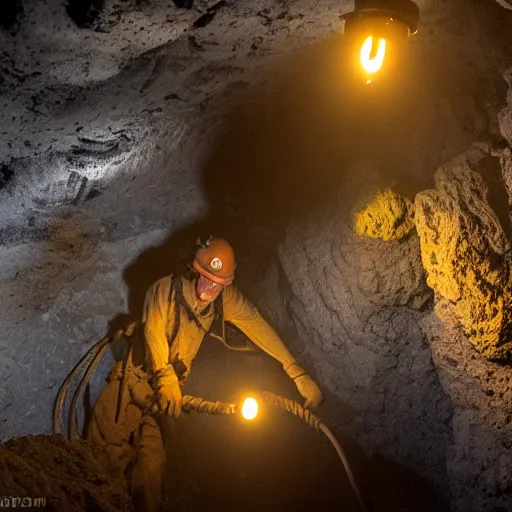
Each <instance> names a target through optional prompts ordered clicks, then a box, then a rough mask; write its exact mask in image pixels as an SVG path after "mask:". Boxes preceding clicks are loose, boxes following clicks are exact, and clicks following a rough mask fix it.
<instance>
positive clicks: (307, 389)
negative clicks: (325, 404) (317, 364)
mask: <svg viewBox="0 0 512 512" xmlns="http://www.w3.org/2000/svg"><path fill="white" fill-rule="evenodd" d="M285 371H286V373H287V374H288V376H289V377H290V378H291V379H292V380H293V381H294V382H295V385H296V386H297V390H298V391H299V393H300V394H301V395H302V396H303V397H304V398H305V399H306V401H305V403H304V407H305V408H306V409H314V408H316V407H318V406H319V405H320V404H321V403H322V400H323V398H324V397H323V395H322V392H321V391H320V388H319V387H318V385H317V383H316V382H315V381H314V380H313V379H312V378H311V377H310V376H309V375H308V374H307V372H306V371H305V370H304V369H303V368H301V367H300V366H299V365H298V364H297V363H292V364H290V365H288V366H286V367H285Z"/></svg>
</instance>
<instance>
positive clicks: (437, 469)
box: [279, 196, 451, 496]
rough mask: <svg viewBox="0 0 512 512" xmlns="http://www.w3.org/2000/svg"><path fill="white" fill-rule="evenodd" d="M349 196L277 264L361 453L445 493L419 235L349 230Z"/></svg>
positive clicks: (442, 433)
mask: <svg viewBox="0 0 512 512" xmlns="http://www.w3.org/2000/svg"><path fill="white" fill-rule="evenodd" d="M351 203H353V201H352V200H349V198H348V197H341V196H339V197H338V200H337V201H336V202H334V203H333V204H332V205H331V207H330V208H328V209H326V211H324V212H323V213H321V214H318V215H316V216H314V217H311V218H309V219H307V220H304V221H301V222H296V223H294V224H293V225H291V226H290V228H289V229H288V232H287V235H286V238H285V240H284V241H283V243H282V244H281V246H280V249H279V257H280V262H281V266H282V269H283V272H284V274H285V276H286V278H287V285H286V286H287V287H288V289H289V292H288V295H287V297H286V303H287V306H288V311H289V313H290V315H291V318H292V320H293V321H294V323H295V325H296V326H297V328H298V331H299V334H300V337H301V339H302V340H303V341H304V343H305V345H306V347H307V351H306V353H305V354H303V359H305V358H306V354H307V357H310V358H311V359H312V360H313V363H312V364H313V365H314V367H315V370H316V373H317V374H318V376H319V379H320V381H321V382H322V383H323V384H324V385H325V386H326V387H328V388H329V389H330V390H331V391H332V392H334V393H335V394H336V395H338V396H339V397H340V398H341V399H342V400H343V401H344V402H345V403H346V404H349V405H350V406H351V407H352V408H353V410H354V414H355V425H356V436H357V439H358V441H359V442H360V443H361V444H362V446H363V448H364V449H365V450H367V451H368V452H370V453H373V452H378V453H380V454H384V455H385V456H387V457H389V458H391V459H392V460H395V461H399V462H400V463H402V464H404V465H406V466H407V467H409V468H412V469H414V470H415V471H416V472H418V473H419V474H421V475H423V476H425V477H427V478H428V480H429V481H430V482H434V483H435V485H436V487H437V489H438V490H439V492H440V493H441V494H443V493H444V494H445V496H446V494H447V492H448V489H447V478H446V461H445V453H446V449H447V446H448V445H449V444H450V442H451V441H450V436H451V432H450V426H449V422H450V416H451V404H450V400H449V398H448V397H447V396H446V394H445V392H444V391H443V389H442V387H441V385H440V382H439V379H438V376H437V373H436V369H435V366H434V364H433V362H432V359H431V355H430V349H429V346H428V343H427V340H426V337H425V335H424V334H423V332H422V330H421V328H420V320H421V318H422V317H423V315H424V313H422V312H421V309H422V308H424V307H425V305H426V304H428V301H429V298H430V297H431V292H430V291H429V290H428V288H427V287H426V284H425V276H424V271H423V269H422V267H421V262H420V254H419V243H418V238H417V237H409V238H407V239H405V240H401V241H391V242H384V241H382V240H373V239H369V238H367V237H361V236H359V235H357V234H355V233H354V232H353V230H352V229H351V218H350V206H349V204H351Z"/></svg>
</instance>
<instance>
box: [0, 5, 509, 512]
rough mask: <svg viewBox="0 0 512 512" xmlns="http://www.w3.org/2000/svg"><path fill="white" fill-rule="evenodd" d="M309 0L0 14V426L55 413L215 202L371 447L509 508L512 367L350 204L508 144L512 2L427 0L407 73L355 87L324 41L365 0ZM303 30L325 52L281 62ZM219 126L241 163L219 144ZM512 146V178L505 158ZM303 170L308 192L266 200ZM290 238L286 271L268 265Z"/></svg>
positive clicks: (40, 427) (479, 500) (455, 496)
mask: <svg viewBox="0 0 512 512" xmlns="http://www.w3.org/2000/svg"><path fill="white" fill-rule="evenodd" d="M312 4H313V3H312V2H308V1H305V0H304V1H296V2H289V3H287V2H270V1H258V2H237V3H236V4H235V3H226V4H225V5H222V6H221V8H219V9H217V10H215V11H211V10H210V11H209V10H208V5H209V3H208V2H199V3H198V4H197V6H196V7H199V8H198V9H192V10H187V9H185V10H180V9H177V8H175V7H174V6H172V5H170V3H169V2H159V1H158V2H157V1H155V2H150V3H147V4H146V3H139V2H126V6H125V7H124V8H123V9H120V10H119V9H118V10H116V8H115V7H114V2H108V1H106V2H104V3H102V5H103V7H102V8H101V10H100V11H101V12H98V13H95V12H92V11H91V12H87V13H73V18H71V19H70V13H69V12H68V11H66V6H65V3H64V2H63V1H60V0H49V1H46V2H42V1H41V2H31V3H28V2H24V3H23V9H22V10H21V11H20V13H19V14H18V16H17V21H15V22H13V23H12V24H10V25H9V27H8V28H6V29H5V30H4V29H2V30H0V38H1V41H0V42H1V44H2V46H3V48H4V51H3V52H2V54H1V57H0V58H1V60H2V65H3V68H4V74H3V75H2V79H1V81H0V92H1V95H0V101H1V104H0V105H1V115H2V137H1V138H0V161H1V165H0V198H1V204H0V212H1V215H0V241H1V246H0V252H1V259H2V263H3V265H2V268H1V270H0V272H1V275H0V279H1V281H2V290H3V295H2V296H3V300H4V302H3V304H4V307H3V308H2V312H1V315H2V318H1V325H2V327H3V331H4V335H3V336H2V341H1V343H0V361H1V362H2V371H1V372H0V379H1V380H2V384H1V388H0V438H2V439H5V438H8V437H11V436H15V435H23V434H27V433H34V432H47V431H48V430H49V427H50V414H49V411H50V410H51V405H52V402H53V398H54V396H55V393H56V391H57V388H58V384H59V383H60V381H61V380H62V378H63V377H64V376H65V374H66V373H67V371H68V370H69V369H70V368H71V367H72V366H73V364H74V363H75V362H76V360H77V359H78V358H79V356H80V355H81V354H83V353H84V352H85V351H86V350H87V349H88V348H89V347H90V346H91V343H93V342H94V341H95V340H96V339H98V338H99V337H101V336H102V335H103V334H104V332H105V330H106V329H107V326H108V323H109V322H110V321H111V320H112V319H113V318H114V317H116V315H119V314H126V313H128V312H129V311H130V310H131V309H132V307H133V306H134V304H135V303H136V302H137V300H139V302H140V298H141V293H143V291H144V286H147V285H149V284H150V281H151V279H152V278H154V277H158V276H159V275H163V274H165V273H166V272H167V271H170V270H171V269H172V268H173V263H175V262H176V261H177V260H178V259H179V258H178V257H181V256H186V253H187V251H186V250H185V249H182V252H180V251H181V249H180V246H181V245H183V246H184V245H185V242H186V243H189V242H193V240H194V239H195V236H193V232H195V231H197V229H199V228H200V227H201V226H202V225H203V224H202V221H203V219H204V218H208V225H209V226H212V225H213V226H215V225H218V226H220V225H223V226H225V225H226V222H225V221H226V219H228V220H229V222H230V223H231V224H237V225H236V226H233V227H232V228H231V229H232V230H231V231H230V233H232V234H234V235H239V236H240V238H239V239H238V240H239V245H238V246H237V248H240V254H241V259H240V261H241V265H240V273H239V275H240V283H241V285H242V286H243V285H246V286H247V290H248V292H249V295H251V298H253V297H254V299H255V302H257V304H258V306H260V307H261V308H262V309H263V310H265V309H268V311H267V314H268V315H269V316H270V317H273V318H274V319H275V320H276V322H278V323H281V324H282V325H285V327H286V328H287V332H288V333H289V336H290V340H289V343H290V345H292V346H293V348H294V353H297V354H298V355H300V357H301V360H303V361H304V363H305V364H306V366H307V367H308V368H309V369H311V370H312V371H314V372H315V373H316V375H317V376H318V378H319V380H320V382H321V383H322V385H323V386H325V387H326V388H328V389H330V390H331V391H332V392H334V393H335V394H336V395H337V396H338V397H340V398H341V399H342V400H343V401H344V402H345V403H347V404H348V405H349V406H350V407H351V408H352V410H353V411H354V412H353V414H354V432H355V435H356V437H357V439H358V440H359V441H360V442H361V444H362V446H363V448H364V449H365V450H367V451H368V452H369V453H381V454H383V455H385V456H386V457H388V458H390V459H393V460H396V461H398V462H400V463H402V464H403V465H405V466H407V467H409V468H411V469H412V470H414V471H416V472H417V473H419V474H421V475H422V476H424V477H426V478H427V479H428V480H429V481H430V482H431V483H432V484H433V485H434V486H436V487H437V488H438V491H439V493H440V495H441V496H442V497H444V498H447V497H449V496H450V494H451V496H452V504H453V506H454V507H455V509H456V510H460V511H464V512H468V511H469V510H475V511H480V510H482V511H483V510H486V511H487V510H488V508H489V507H495V508H496V510H500V508H499V507H501V508H502V509H503V508H504V507H506V506H507V505H506V498H507V493H510V483H509V475H510V471H509V468H510V457H509V455H510V433H509V430H508V429H509V424H510V416H509V415H508V412H507V411H508V409H506V407H504V406H503V404H504V403H506V402H507V400H509V388H508V387H507V385H506V384H505V382H506V381H507V379H508V376H509V369H507V368H505V367H501V366H495V365H496V363H492V364H491V363H488V362H487V361H485V360H483V359H482V358H481V356H479V355H475V353H474V352H473V351H472V350H473V349H472V348H471V347H470V346H469V345H468V343H467V340H466V339H465V338H464V337H462V336H461V332H460V331H459V330H455V331H453V327H451V328H452V330H449V329H448V327H449V326H446V325H443V324H440V323H438V320H437V319H436V317H434V316H433V315H432V304H433V301H434V300H437V298H435V297H434V295H433V292H432V291H431V290H429V288H428V287H427V281H426V274H425V269H424V268H423V267H422V265H421V257H420V256H421V246H420V242H419V239H418V238H417V236H416V235H415V234H414V233H413V234H411V235H409V236H408V237H406V238H404V239H402V240H395V241H391V242H384V241H382V240H370V239H366V238H362V237H360V236H358V235H356V234H355V233H354V231H353V229H352V227H353V226H352V221H351V219H352V217H351V215H352V212H353V211H354V209H357V207H359V206H361V205H362V204H363V203H364V201H365V200H366V199H368V197H370V196H371V194H372V193H374V192H375V191H378V190H380V189H382V188H385V187H386V188H389V187H392V188H393V189H394V190H396V191H397V192H398V193H400V194H403V195H404V196H405V197H408V198H409V199H410V200H413V199H414V196H415V194H416V193H417V192H420V191H421V190H425V189H430V188H431V187H432V186H433V182H434V179H433V177H434V173H435V171H436V169H438V168H439V166H440V165H441V164H442V163H443V162H446V161H448V160H450V159H451V158H453V157H454V156H455V155H457V154H458V153H460V152H462V151H464V150H465V149H466V148H467V147H468V146H469V145H470V144H471V143H472V142H473V141H475V140H478V139H487V138H489V137H498V136H500V135H501V134H502V135H503V137H505V138H506V139H507V140H508V142H509V143H510V142H511V140H512V135H511V134H512V131H511V130H512V128H511V126H512V123H511V121H510V119H511V118H510V112H511V109H512V96H511V94H512V92H511V91H512V89H510V90H509V92H508V96H507V93H506V89H507V87H508V85H509V84H510V76H511V75H510V73H505V72H504V71H503V70H504V69H507V68H508V67H510V31H507V30H502V31H499V30H494V28H493V27H494V26H495V25H494V23H497V20H500V19H505V18H504V17H505V16H510V15H509V13H508V12H505V11H503V10H501V9H500V8H499V7H498V6H497V4H495V3H493V2H490V1H489V2H488V3H486V4H485V5H484V4H483V3H481V2H466V3H464V5H460V3H451V2H448V1H446V2H436V3H435V4H434V3H431V2H420V7H421V8H422V16H423V21H422V23H423V24H422V30H421V31H420V33H419V34H418V36H417V39H416V40H413V41H411V49H412V50H413V51H412V58H411V60H408V61H407V66H406V68H407V69H408V71H409V73H404V75H403V76H402V77H400V80H399V81H398V86H397V87H396V88H395V90H394V91H391V92H389V91H387V94H386V95H384V96H383V97H380V96H379V94H378V93H377V94H375V95H373V96H372V97H371V98H369V99H368V98H363V101H361V97H358V98H355V101H354V96H353V95H352V94H351V92H350V91H349V90H348V87H346V86H347V83H348V81H347V80H344V78H346V77H343V76H340V75H342V67H340V68H336V66H334V65H333V62H335V61H336V56H337V55H339V53H338V52H339V46H338V42H337V39H336V35H333V36H332V37H329V36H331V35H332V32H339V31H340V30H341V27H340V20H339V15H340V14H341V13H342V12H343V11H346V10H349V9H350V7H351V3H350V2H346V3H343V2H342V3H340V2H334V1H328V0H325V1H322V2H316V3H314V5H312ZM98 5H99V4H98ZM205 15H206V17H204V16H205ZM84 16H85V17H84ZM77 17H78V18H77ZM77 19H78V22H77ZM206 20H209V21H208V22H206ZM77 23H78V25H77ZM203 23H204V25H203ZM499 26H504V25H503V21H502V25H499ZM319 41H323V42H322V43H320V44H318V45H315V44H314V43H317V42H319ZM308 45H311V46H310V48H308V50H306V51H305V52H302V53H301V52H299V53H300V54H301V55H302V54H304V55H305V57H304V60H305V61H306V62H309V63H311V62H315V63H316V67H310V66H309V65H304V64H303V60H301V58H298V59H297V60H298V63H292V65H290V66H289V65H288V64H289V61H288V60H287V59H288V57H289V55H290V54H292V53H293V52H295V51H297V50H299V49H301V48H303V47H305V46H308ZM283 63H285V64H286V65H283ZM283 75H285V76H284V78H283ZM269 77H270V78H269ZM276 77H278V78H276ZM507 81H508V83H507ZM263 82H267V83H266V84H264V83H263ZM263 85H265V87H263ZM263 91H264V92H265V94H263ZM241 94H243V95H246V97H248V98H249V100H248V102H246V103H243V102H242V103H241V104H240V108H241V109H246V110H248V111H250V115H248V116H247V117H243V116H242V122H241V123H239V124H236V123H234V124H233V125H232V126H231V129H233V130H234V129H236V131H237V135H239V136H238V137H233V133H232V132H231V133H230V131H229V129H230V128H229V119H226V114H225V112H224V108H225V107H226V105H228V104H229V105H230V106H232V105H233V104H235V103H236V101H238V96H239V95H241ZM261 96H265V99H264V101H265V102H266V105H265V109H264V111H265V114H266V117H265V118H264V121H265V122H266V123H267V124H265V123H264V122H260V119H259V114H260V113H261V110H260V109H259V105H260V103H261V102H262V101H263V100H262V99H261ZM504 100H507V101H508V103H507V104H506V105H505V104H503V105H501V106H500V102H503V101H504ZM254 105H256V107H255V106H254ZM297 105H301V106H302V108H298V107H297ZM498 110H500V112H499V114H498ZM376 112H378V113H379V114H378V115H376V114H375V113H376ZM368 119H371V120H372V122H371V123H368V122H367V120H368ZM275 121H278V122H275ZM273 125H275V126H276V128H274V129H272V126H273ZM261 128H268V130H269V132H268V134H265V133H260V132H264V130H260V132H258V129H261ZM219 144H220V145H221V146H222V147H223V151H224V156H225V155H226V154H228V155H230V156H229V158H220V159H218V160H216V159H215V151H216V148H217V147H218V145H219ZM237 145H240V147H235V146H237ZM500 151H501V150H500ZM212 154H213V155H214V157H213V159H212ZM233 155H235V156H233ZM507 155H508V156H507ZM499 159H500V161H501V168H502V169H503V179H504V182H505V184H506V186H507V187H508V190H509V196H510V190H511V188H512V185H511V169H512V167H511V166H510V154H509V153H508V154H507V153H506V151H505V150H502V151H501V153H500V156H499ZM221 164H224V165H225V167H222V166H221ZM240 169H242V170H243V171H244V172H246V173H247V175H251V176H252V178H251V179H250V180H245V182H244V179H243V173H241V172H240ZM240 176H242V178H241V177H240ZM305 176H306V178H304V177H305ZM307 176H310V178H307ZM302 178H304V179H303V181H300V180H301V179H302ZM212 181H213V182H216V185H215V186H212V184H211V182H212ZM322 181H325V183H327V185H325V186H324V187H320V188H318V190H317V189H316V188H315V187H316V186H317V185H318V182H322ZM260 183H265V184H266V185H265V186H264V187H262V190H263V192H262V193H261V195H260V196H259V197H257V198H256V197H255V196H256V194H255V193H254V190H255V189H254V185H255V184H260ZM294 185H299V186H300V187H301V190H302V193H301V194H298V195H297V197H296V198H295V199H296V200H297V202H301V201H302V200H304V201H303V202H302V203H301V208H300V209H298V210H297V209H294V208H291V209H290V210H287V211H286V215H282V216H281V217H279V218H278V219H276V218H275V214H276V213H278V212H279V211H280V210H281V209H283V204H282V203H281V202H279V201H280V197H287V196H290V195H292V194H289V190H290V187H291V188H293V186H294ZM311 185H314V186H311ZM308 187H309V188H308ZM219 190H220V191H222V193H219V194H217V193H215V194H212V192H218V191H219ZM313 190H314V191H315V193H318V192H320V195H319V196H318V197H317V198H316V199H317V200H316V201H311V202H308V201H307V197H308V193H309V192H311V194H312V193H313ZM262 205H263V207H262ZM258 208H259V209H258ZM247 210H250V214H251V215H248V214H247ZM269 212H270V213H269ZM298 213H300V217H301V218H298V217H299V215H298ZM273 216H274V217H273ZM254 219H257V220H258V223H259V224H258V225H257V226H256V227H255V226H253V225H251V223H252V222H253V221H254ZM217 221H218V223H217ZM220 221H223V222H224V224H222V222H220ZM231 224H230V225H231ZM276 226H278V228H276ZM283 226H284V228H283V229H285V234H284V235H283V234H282V232H281V228H282V227H283ZM242 233H245V234H244V235H243V236H242ZM269 233H270V235H269ZM244 237H245V238H244ZM276 240H280V245H279V249H278V253H277V262H278V266H277V265H276V266H275V267H272V272H271V273H270V274H269V276H268V279H266V280H264V281H261V278H262V274H261V273H260V271H261V269H262V268H265V266H266V265H267V264H268V262H269V260H270V259H271V255H274V250H275V242H276ZM169 241H170V243H169ZM155 247H157V248H158V250H157V251H155V253H154V256H151V257H148V258H146V256H147V255H148V254H150V253H151V251H152V250H153V248H155ZM162 247H163V248H164V249H165V250H161V249H162ZM263 249H265V250H266V251H267V253H268V254H269V256H265V257H264V258H263V261H264V263H265V264H262V263H261V261H257V262H255V265H254V267H251V265H250V264H251V262H252V261H253V260H254V258H257V257H259V255H261V253H262V252H263ZM177 252H178V253H179V254H176V253H177ZM151 254H152V253H151ZM141 255H142V256H141ZM255 255H257V256H255ZM251 258H252V259H251ZM157 260H159V262H157ZM134 262H135V263H136V264H134ZM255 267H257V268H258V272H256V271H255V270H254V268H255ZM134 275H140V276H142V277H143V279H142V280H141V281H140V282H137V283H136V292H137V293H135V295H134V293H133V292H134V288H133V285H134V279H135V278H134ZM280 280H281V281H280ZM279 285H281V287H282V290H283V296H282V297H281V296H279V295H278V294H277V293H276V290H277V288H278V286H279ZM270 304H274V308H270V307H269V305H270ZM270 309H272V310H270ZM447 329H448V330H447ZM295 331H296V332H297V333H298V335H299V339H298V340H296V341H294V340H293V339H291V338H292V336H293V334H294V332H295ZM287 341H288V340H287ZM452 350H456V351H458V352H456V354H455V356H454V355H453V354H452V353H451V351H452ZM452 361H457V364H456V365H454V364H453V362H452ZM461 361H462V362H461ZM493 365H494V366H493ZM489 372H492V373H491V375H489ZM99 379H100V377H99ZM100 380H101V379H100ZM508 380H509V379H508ZM98 382H99V380H98ZM466 389H468V390H469V392H468V393H465V390H466ZM490 393H492V396H491V395H490ZM475 404H478V406H477V407H478V409H477V408H476V407H475ZM492 461H498V463H496V462H494V463H493V462H492ZM482 465H484V466H486V467H488V469H487V470H486V471H484V472H482V470H481V469H480V468H481V466H482ZM468 487H471V489H472V492H471V493H469V494H468V493H467V488H468ZM471 507H473V509H471ZM505 510H506V508H505ZM500 512H501V510H500Z"/></svg>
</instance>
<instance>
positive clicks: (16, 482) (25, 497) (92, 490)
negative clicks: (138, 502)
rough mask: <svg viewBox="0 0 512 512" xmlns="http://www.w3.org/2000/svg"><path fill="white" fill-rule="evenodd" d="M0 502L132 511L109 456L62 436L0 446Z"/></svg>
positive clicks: (15, 505)
mask: <svg viewBox="0 0 512 512" xmlns="http://www.w3.org/2000/svg"><path fill="white" fill-rule="evenodd" d="M5 500H9V501H10V503H9V504H8V505H7V507H6V506H5V503H6V501H5ZM13 500H14V501H13ZM0 503H1V504H2V505H1V506H2V508H4V507H5V508H8V509H9V510H14V509H18V508H25V507H26V508H28V509H30V510H34V509H35V510H49V511H55V512H57V511H64V510H76V511H84V512H85V511H86V510H101V511H104V512H115V511H123V512H124V511H130V510H133V508H132V504H131V499H130V496H129V495H128V486H127V483H126V481H125V480H124V477H123V476H122V475H121V474H119V473H118V471H117V470H116V468H115V467H113V466H112V465H111V464H110V463H109V461H108V459H107V458H106V456H105V454H104V453H102V452H98V451H96V452H93V451H92V449H91V447H90V446H89V445H87V444H86V443H85V442H75V443H69V442H67V441H66V440H65V439H64V438H63V437H61V436H58V437H50V436H30V437H23V438H18V439H13V440H11V441H9V442H8V443H5V444H2V445H0ZM9 507H12V508H9ZM32 507H35V508H32Z"/></svg>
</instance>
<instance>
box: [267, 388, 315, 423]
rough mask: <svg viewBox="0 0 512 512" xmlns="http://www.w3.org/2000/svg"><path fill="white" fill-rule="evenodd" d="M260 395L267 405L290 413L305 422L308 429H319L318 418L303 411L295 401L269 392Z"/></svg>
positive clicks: (308, 411) (307, 411)
mask: <svg viewBox="0 0 512 512" xmlns="http://www.w3.org/2000/svg"><path fill="white" fill-rule="evenodd" d="M261 394H262V396H263V398H264V399H265V400H266V401H267V402H268V403H269V404H271V405H275V406H277V407H281V409H284V410H285V411H288V412H291V413H292V414H294V415H295V416H297V417H299V418H300V419H301V420H303V421H305V422H306V423H307V424H308V425H309V426H310V427H313V428H316V429H317V430H318V429H319V428H320V424H321V423H322V421H321V420H320V418H317V417H316V416H315V415H314V414H313V413H312V412H311V411H310V410H309V409H304V407H302V405H300V404H299V403H297V402H296V401H295V400H289V399H288V398H284V397H283V396H280V395H276V394H274V393H271V392H270V391H262V392H261Z"/></svg>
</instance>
